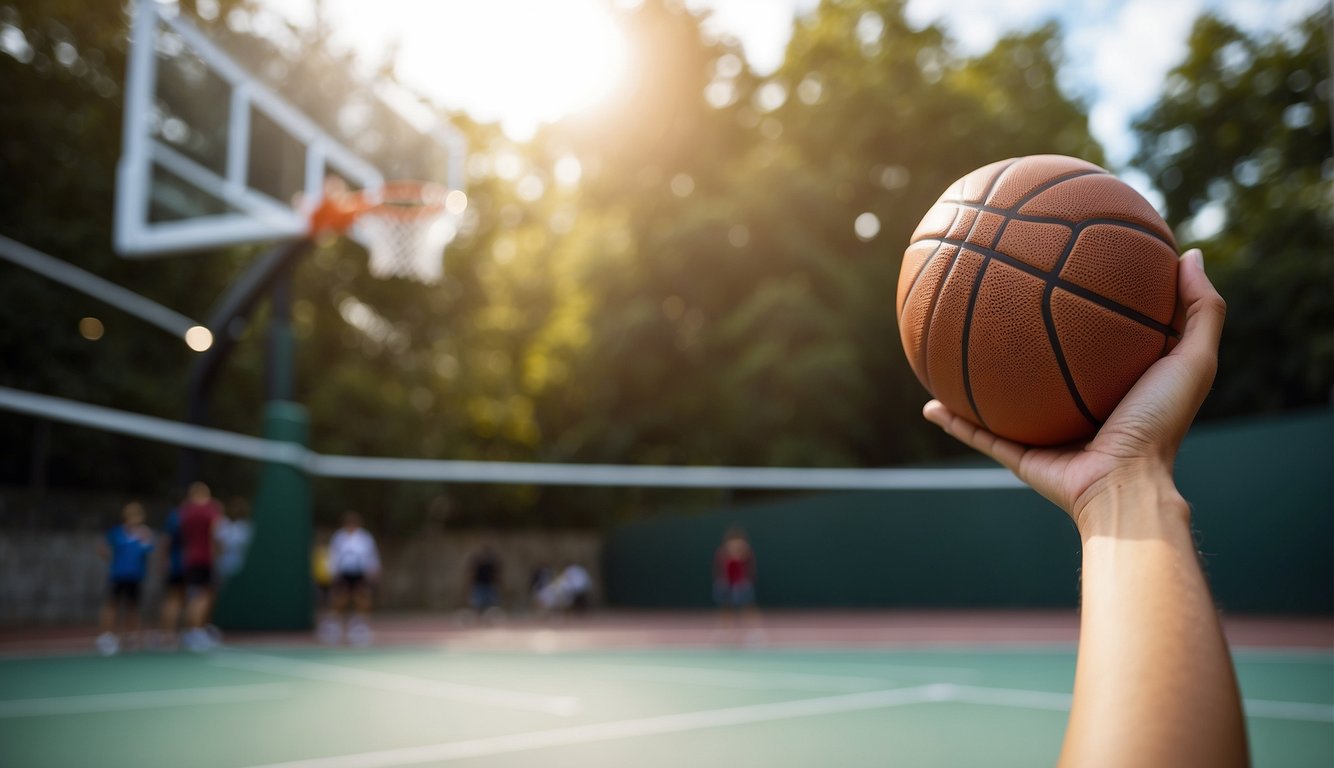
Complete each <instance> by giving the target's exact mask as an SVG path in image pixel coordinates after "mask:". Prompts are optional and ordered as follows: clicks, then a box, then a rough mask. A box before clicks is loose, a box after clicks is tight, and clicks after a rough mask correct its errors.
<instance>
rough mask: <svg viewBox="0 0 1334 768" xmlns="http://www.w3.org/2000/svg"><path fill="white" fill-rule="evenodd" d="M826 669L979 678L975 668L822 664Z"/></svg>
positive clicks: (874, 673)
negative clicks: (834, 667) (835, 667)
mask: <svg viewBox="0 0 1334 768" xmlns="http://www.w3.org/2000/svg"><path fill="white" fill-rule="evenodd" d="M820 663H821V665H822V666H823V667H824V668H826V669H827V668H829V667H832V666H837V668H838V669H839V670H840V671H846V672H862V673H865V674H866V675H868V676H877V675H879V674H881V673H888V674H890V675H893V676H894V677H902V676H913V677H921V676H923V675H927V676H932V675H945V676H951V677H977V676H978V674H979V672H978V670H977V669H976V668H973V667H927V666H922V667H918V666H913V665H911V664H857V663H852V664H848V663H844V662H841V661H840V662H835V663H832V664H825V663H824V662H820Z"/></svg>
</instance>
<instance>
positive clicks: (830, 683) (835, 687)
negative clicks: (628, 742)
mask: <svg viewBox="0 0 1334 768" xmlns="http://www.w3.org/2000/svg"><path fill="white" fill-rule="evenodd" d="M586 666H588V667H589V668H590V669H592V670H595V671H598V672H601V671H603V670H606V671H609V672H613V673H615V674H616V676H618V677H627V678H630V679H633V680H646V681H650V682H663V683H685V684H687V685H711V686H717V687H719V688H742V689H749V690H792V691H819V692H830V691H868V690H874V689H876V688H884V687H885V686H887V685H893V684H894V681H893V680H887V679H884V678H872V677H853V676H851V675H816V674H808V673H805V672H765V671H761V670H753V671H749V672H746V671H738V670H733V669H710V668H708V667H677V666H672V665H666V666H659V665H652V664H589V665H586Z"/></svg>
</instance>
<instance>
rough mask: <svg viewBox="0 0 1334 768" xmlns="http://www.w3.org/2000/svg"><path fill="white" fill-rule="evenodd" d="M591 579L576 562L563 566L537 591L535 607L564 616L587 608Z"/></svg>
mask: <svg viewBox="0 0 1334 768" xmlns="http://www.w3.org/2000/svg"><path fill="white" fill-rule="evenodd" d="M592 589H593V579H592V578H591V577H590V576H589V575H588V571H587V570H585V569H584V567H583V566H582V565H579V564H578V563H570V564H569V565H567V566H565V568H564V570H562V571H561V572H560V575H558V576H557V577H556V578H554V579H552V580H551V583H550V584H547V585H546V586H545V587H543V588H542V589H541V590H540V591H539V592H538V593H537V600H536V602H537V607H538V609H539V610H540V611H541V612H542V613H554V614H556V615H557V616H566V615H568V614H570V613H576V612H577V613H582V612H584V611H586V610H588V606H589V597H590V594H591V592H592Z"/></svg>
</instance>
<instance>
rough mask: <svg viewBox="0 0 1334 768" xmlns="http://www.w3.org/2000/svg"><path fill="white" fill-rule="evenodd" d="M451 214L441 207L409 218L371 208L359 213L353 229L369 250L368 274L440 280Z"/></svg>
mask: <svg viewBox="0 0 1334 768" xmlns="http://www.w3.org/2000/svg"><path fill="white" fill-rule="evenodd" d="M453 218H454V217H453V216H451V215H450V214H449V213H448V212H446V211H444V210H443V209H442V210H440V211H438V212H436V213H433V214H431V215H422V216H417V217H414V218H410V219H405V218H401V217H399V216H396V215H394V216H381V215H378V214H376V213H375V212H374V211H372V212H370V213H366V214H362V216H361V218H360V219H358V220H357V224H356V229H357V235H358V239H359V240H361V241H362V242H364V243H366V246H367V249H368V250H369V251H370V265H371V274H372V275H374V276H375V277H379V278H386V277H404V278H407V279H409V280H416V281H417V282H420V283H427V284H430V283H437V282H440V280H441V279H442V278H443V277H444V275H445V255H444V254H445V246H446V245H448V244H449V241H450V240H451V239H453V237H454V231H455V225H454V221H453Z"/></svg>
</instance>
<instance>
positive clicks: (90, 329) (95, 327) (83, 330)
mask: <svg viewBox="0 0 1334 768" xmlns="http://www.w3.org/2000/svg"><path fill="white" fill-rule="evenodd" d="M105 332H106V329H104V328H103V327H102V321H101V320H98V319H97V318H95V317H85V318H83V319H81V320H79V335H80V336H82V337H84V338H85V339H88V340H89V341H97V340H98V339H100V338H102V334H103V333H105Z"/></svg>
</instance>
